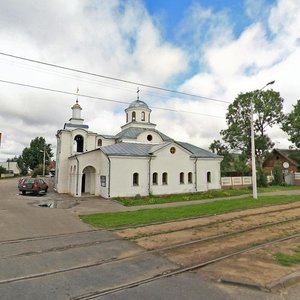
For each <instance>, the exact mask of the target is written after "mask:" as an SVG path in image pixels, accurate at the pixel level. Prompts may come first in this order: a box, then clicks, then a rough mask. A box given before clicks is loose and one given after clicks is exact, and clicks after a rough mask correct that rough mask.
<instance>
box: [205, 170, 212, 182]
mask: <svg viewBox="0 0 300 300" xmlns="http://www.w3.org/2000/svg"><path fill="white" fill-rule="evenodd" d="M206 181H207V183H211V172H207V174H206Z"/></svg>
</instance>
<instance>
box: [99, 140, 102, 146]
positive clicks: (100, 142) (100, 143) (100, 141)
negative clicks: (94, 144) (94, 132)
mask: <svg viewBox="0 0 300 300" xmlns="http://www.w3.org/2000/svg"><path fill="white" fill-rule="evenodd" d="M101 146H102V140H101V139H99V140H98V147H101Z"/></svg>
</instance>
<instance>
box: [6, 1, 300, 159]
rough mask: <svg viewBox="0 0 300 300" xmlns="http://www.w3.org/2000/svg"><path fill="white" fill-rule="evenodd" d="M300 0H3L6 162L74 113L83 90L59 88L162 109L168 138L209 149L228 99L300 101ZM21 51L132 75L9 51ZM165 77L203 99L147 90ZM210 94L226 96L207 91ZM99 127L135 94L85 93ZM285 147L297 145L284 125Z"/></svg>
mask: <svg viewBox="0 0 300 300" xmlns="http://www.w3.org/2000/svg"><path fill="white" fill-rule="evenodd" d="M299 15H300V2H299V0H256V1H251V0H240V1H236V0H218V1H217V0H181V1H174V0H164V1H156V0H132V1H131V0H128V1H124V0H123V1H121V0H109V1H108V0H85V1H82V0H51V1H50V0H44V1H38V0H22V1H18V0H9V1H0V41H1V43H0V53H1V54H0V70H1V71H0V73H1V75H0V132H2V143H1V147H0V161H5V160H6V159H7V158H11V157H13V156H15V155H20V154H21V152H22V150H23V149H24V147H27V146H28V145H29V143H30V141H31V140H32V139H34V138H35V137H37V136H42V137H45V138H46V141H47V143H51V144H52V147H53V150H54V151H55V149H56V148H55V147H56V138H55V134H56V132H57V130H59V129H62V128H63V125H64V123H65V122H67V121H68V120H69V118H70V117H71V106H72V105H73V104H74V103H75V100H76V96H74V95H68V94H63V93H55V92H50V91H45V90H40V89H34V88H28V87H24V86H20V85H15V84H9V83H7V82H4V81H9V82H13V83H21V84H26V85H31V86H37V87H43V88H49V89H55V90H60V91H65V92H67V93H76V90H77V88H79V94H84V95H89V96H92V97H96V98H106V99H111V100H114V101H120V102H125V103H127V102H128V103H129V102H132V101H133V100H135V99H136V89H137V87H138V86H139V87H140V90H141V92H140V99H141V100H143V101H145V102H146V103H147V104H148V105H149V106H150V107H158V108H170V109H174V110H177V111H189V112H193V113H180V112H170V111H165V110H160V109H156V108H153V112H152V121H153V122H154V123H156V124H157V129H158V130H160V131H162V132H164V133H165V134H167V135H169V136H170V137H172V138H174V139H176V140H180V141H187V142H190V143H193V144H195V145H198V146H200V147H203V148H208V146H209V145H210V143H211V142H212V141H213V140H214V139H217V138H219V132H220V130H221V129H224V128H226V123H225V114H226V111H227V107H228V104H229V103H230V102H232V101H233V100H234V98H235V97H236V96H237V95H238V94H239V93H241V92H247V91H252V90H255V89H259V88H261V87H263V86H264V85H265V84H266V83H267V82H269V81H271V80H276V82H275V84H274V85H273V86H272V88H273V89H274V90H276V91H278V92H280V94H281V96H282V97H283V98H284V99H285V100H284V101H285V102H284V112H285V113H287V112H289V111H290V110H291V109H292V105H294V104H295V103H296V101H297V100H298V99H300V84H299V72H300V71H299V70H300V43H299V41H300V39H299V38H300V18H299ZM4 54H9V55H15V56H19V57H24V58H29V59H33V60H38V61H42V62H47V63H50V64H56V65H60V66H65V67H69V68H73V69H79V70H83V71H86V72H91V73H96V74H99V75H104V76H109V77H114V78H120V79H124V80H127V81H132V82H136V84H128V83H124V82H120V81H116V80H109V79H105V78H102V77H95V76H89V75H86V74H82V73H78V72H77V73H76V72H71V71H68V70H63V69H58V68H54V67H50V66H46V65H42V64H37V63H33V62H30V61H26V60H21V59H17V58H13V57H11V56H7V55H4ZM139 83H140V84H146V85H153V86H158V87H164V88H167V89H171V90H177V91H181V92H184V93H188V94H194V95H197V96H201V97H203V98H201V97H192V96H183V95H179V94H176V93H170V92H165V91H161V90H157V89H151V88H146V87H144V86H141V85H140V84H139ZM207 98H211V99H216V100H219V101H214V100H209V99H207ZM79 102H80V104H81V106H82V108H83V110H82V117H83V118H84V119H85V123H86V124H88V125H89V126H90V130H92V131H95V132H98V133H103V134H116V133H118V132H119V131H120V127H121V126H122V125H124V123H125V114H124V109H125V108H126V107H127V104H125V103H118V102H109V101H103V100H100V99H92V98H86V97H83V96H80V97H79ZM269 134H270V135H271V137H272V139H273V141H274V142H275V144H276V147H279V148H285V147H288V146H289V144H290V143H289V142H288V141H287V136H286V135H285V134H284V133H283V132H282V131H281V130H280V129H279V128H272V129H271V130H270V131H269Z"/></svg>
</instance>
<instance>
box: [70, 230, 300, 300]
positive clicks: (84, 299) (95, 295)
mask: <svg viewBox="0 0 300 300" xmlns="http://www.w3.org/2000/svg"><path fill="white" fill-rule="evenodd" d="M298 237H300V233H298V234H293V235H291V236H287V237H284V238H279V239H276V240H272V241H267V242H264V243H261V244H259V245H255V246H251V247H248V248H246V249H242V250H238V251H234V252H231V253H228V254H226V255H221V256H217V257H214V258H211V259H209V260H206V261H203V262H200V263H197V264H193V265H191V266H187V267H180V268H178V269H176V270H171V271H169V272H164V273H163V274H159V275H156V276H154V277H149V278H145V279H143V280H137V281H133V282H130V283H127V284H123V285H119V286H116V287H113V288H108V289H103V290H99V291H93V292H90V293H86V294H83V295H79V296H76V297H72V298H71V300H89V299H99V298H101V297H103V296H106V295H110V294H113V293H116V292H121V291H123V290H126V289H130V288H134V287H138V286H141V285H143V284H147V283H150V282H153V281H156V280H161V279H164V278H167V277H171V276H176V275H179V274H182V273H185V272H190V271H194V270H197V269H201V268H204V267H206V266H208V265H211V264H214V263H217V262H219V261H222V260H224V259H227V258H231V257H234V256H237V255H240V254H243V253H246V252H250V251H253V250H257V249H261V248H264V247H266V246H269V245H271V244H276V243H281V242H284V241H287V240H290V239H294V238H298Z"/></svg>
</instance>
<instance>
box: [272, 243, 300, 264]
mask: <svg viewBox="0 0 300 300" xmlns="http://www.w3.org/2000/svg"><path fill="white" fill-rule="evenodd" d="M273 256H274V257H275V259H276V261H277V262H278V263H279V264H281V265H282V266H285V267H290V266H292V265H294V264H299V263H300V245H299V246H297V247H295V248H294V249H293V253H292V254H287V253H282V252H276V253H274V254H273Z"/></svg>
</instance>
